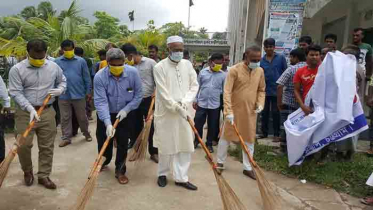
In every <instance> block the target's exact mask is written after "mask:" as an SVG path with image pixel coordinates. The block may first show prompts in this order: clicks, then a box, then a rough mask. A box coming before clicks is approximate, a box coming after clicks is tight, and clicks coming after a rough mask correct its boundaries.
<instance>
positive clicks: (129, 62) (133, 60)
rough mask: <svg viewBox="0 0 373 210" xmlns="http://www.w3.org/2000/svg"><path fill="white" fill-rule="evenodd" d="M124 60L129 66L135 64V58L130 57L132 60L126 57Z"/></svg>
mask: <svg viewBox="0 0 373 210" xmlns="http://www.w3.org/2000/svg"><path fill="white" fill-rule="evenodd" d="M125 62H126V64H127V65H130V66H133V65H135V59H133V58H132V60H128V59H127V58H126V60H125Z"/></svg>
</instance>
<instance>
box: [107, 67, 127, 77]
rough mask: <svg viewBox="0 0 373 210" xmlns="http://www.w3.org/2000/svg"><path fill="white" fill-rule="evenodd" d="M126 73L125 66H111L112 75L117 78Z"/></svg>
mask: <svg viewBox="0 0 373 210" xmlns="http://www.w3.org/2000/svg"><path fill="white" fill-rule="evenodd" d="M123 71H124V66H110V73H111V74H112V75H114V76H116V77H118V76H120V75H121V74H122V73H123Z"/></svg>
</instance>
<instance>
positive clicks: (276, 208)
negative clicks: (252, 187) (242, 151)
mask: <svg viewBox="0 0 373 210" xmlns="http://www.w3.org/2000/svg"><path fill="white" fill-rule="evenodd" d="M253 169H254V171H255V173H256V178H257V183H258V188H259V191H260V194H261V196H262V202H263V209H264V210H282V209H285V208H284V204H285V203H284V201H283V200H282V199H281V196H280V195H279V193H278V191H277V188H276V187H275V186H274V185H273V184H271V183H270V182H269V181H268V179H267V178H266V177H265V174H264V172H263V170H262V169H261V168H260V167H259V166H258V165H257V166H256V167H253Z"/></svg>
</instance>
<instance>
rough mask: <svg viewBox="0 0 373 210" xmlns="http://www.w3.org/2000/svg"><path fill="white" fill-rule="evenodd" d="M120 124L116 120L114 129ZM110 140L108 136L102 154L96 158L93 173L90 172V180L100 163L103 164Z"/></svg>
mask: <svg viewBox="0 0 373 210" xmlns="http://www.w3.org/2000/svg"><path fill="white" fill-rule="evenodd" d="M118 124H119V119H117V120H115V122H114V125H113V129H116V128H117V126H118ZM110 140H111V136H107V137H106V140H105V142H104V145H102V147H101V150H100V153H99V154H98V156H97V158H96V160H95V162H94V164H93V166H92V169H91V172H89V176H88V179H91V177H92V176H93V173H95V171H96V168H97V166H98V165H99V163H100V162H101V159H102V157H103V155H104V153H105V151H106V148H107V147H108V146H109V143H110Z"/></svg>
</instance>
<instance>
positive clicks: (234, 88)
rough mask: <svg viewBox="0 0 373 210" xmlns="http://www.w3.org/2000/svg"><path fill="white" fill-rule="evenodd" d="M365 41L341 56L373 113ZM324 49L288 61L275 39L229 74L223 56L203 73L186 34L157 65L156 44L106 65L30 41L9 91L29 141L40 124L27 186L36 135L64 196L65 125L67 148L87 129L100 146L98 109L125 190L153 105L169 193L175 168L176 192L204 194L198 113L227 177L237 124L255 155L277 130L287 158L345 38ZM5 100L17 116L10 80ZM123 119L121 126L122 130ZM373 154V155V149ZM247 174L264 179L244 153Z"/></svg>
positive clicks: (117, 53) (46, 181)
mask: <svg viewBox="0 0 373 210" xmlns="http://www.w3.org/2000/svg"><path fill="white" fill-rule="evenodd" d="M363 38H364V30H363V29H361V28H358V29H355V30H354V32H353V43H352V44H351V45H348V46H345V47H344V48H343V49H341V51H342V52H343V53H345V54H352V55H354V56H355V57H356V60H357V74H356V75H357V78H356V81H357V84H356V86H357V94H358V97H357V98H358V99H359V100H360V101H361V102H362V104H367V105H368V106H369V107H373V92H372V91H366V90H367V87H369V86H370V85H369V83H370V78H371V76H372V47H371V46H370V45H369V44H366V43H363V42H362V40H363ZM324 41H325V44H324V45H325V48H322V47H321V46H319V45H316V44H313V42H312V38H311V37H310V36H303V37H301V38H300V40H299V47H298V48H296V49H294V50H292V51H291V52H290V58H289V63H288V61H287V59H286V58H285V56H284V55H283V54H280V53H277V52H276V40H275V39H273V38H268V39H266V40H264V42H263V47H264V52H265V54H264V55H262V49H261V48H260V47H258V46H251V47H249V48H247V49H246V51H245V54H244V56H243V57H244V59H243V60H242V62H239V63H237V64H236V65H233V66H231V67H229V66H228V64H229V55H223V54H220V53H214V54H212V55H211V56H210V57H209V60H208V62H207V63H206V65H205V66H204V68H203V69H202V70H200V71H198V72H197V71H196V70H195V68H194V66H193V64H192V63H191V62H190V61H189V60H188V59H189V54H188V53H186V51H185V49H184V44H183V39H182V38H181V37H179V36H171V37H169V38H168V39H167V48H168V54H169V56H168V57H167V58H164V59H160V58H159V57H158V54H159V53H158V47H157V46H155V45H150V46H149V48H148V56H149V57H145V56H143V55H142V54H141V53H140V52H138V51H137V49H136V47H135V46H134V45H132V44H129V43H127V44H124V45H123V46H121V47H120V48H118V47H117V46H116V45H115V44H112V43H110V44H108V45H107V46H106V47H105V49H102V50H100V51H98V52H97V55H98V58H99V61H98V62H97V63H93V62H92V60H91V59H88V58H86V57H85V56H84V51H83V49H82V48H80V47H77V46H75V44H74V42H73V41H72V40H65V41H63V42H62V43H61V50H60V57H58V58H56V59H54V58H52V57H49V56H48V55H47V50H48V46H47V44H46V43H45V42H44V41H42V40H37V39H36V40H31V41H29V42H28V43H27V59H25V60H23V61H21V62H19V63H18V64H16V65H15V66H13V67H12V68H11V70H10V72H9V86H8V88H9V95H10V97H11V98H12V99H13V100H14V101H15V102H16V104H17V106H16V119H15V122H16V133H17V134H18V135H22V133H23V132H24V131H25V129H26V127H27V125H28V124H29V123H30V122H31V121H33V120H35V121H36V122H37V123H36V124H35V127H34V128H33V129H32V132H31V133H30V135H28V137H27V139H26V142H24V143H23V144H22V145H21V147H20V149H19V151H18V153H19V160H20V164H21V167H22V170H23V172H24V181H25V184H26V185H27V186H31V185H32V184H33V182H34V173H33V163H32V161H31V148H32V146H33V141H32V140H33V136H34V135H35V134H36V135H37V143H38V147H39V159H38V160H39V168H38V173H37V176H38V182H39V184H41V185H43V186H45V187H46V188H48V189H56V188H57V186H56V184H55V183H54V182H53V181H52V180H51V179H50V175H51V169H52V163H53V152H54V140H55V136H56V133H57V128H56V125H58V124H59V122H60V124H61V131H62V137H61V140H62V141H61V142H60V144H59V146H60V147H66V146H68V145H70V144H72V139H73V137H74V136H75V135H77V130H78V128H80V131H81V132H82V134H83V135H84V137H85V140H86V141H87V142H91V141H92V140H93V138H92V136H91V134H90V132H89V128H88V127H89V120H92V119H93V117H92V111H93V109H94V108H95V109H96V110H97V125H96V126H97V127H96V139H97V146H98V151H100V150H101V148H102V146H103V144H104V141H105V139H106V138H107V137H108V136H110V137H112V138H113V141H111V143H110V144H109V146H108V148H107V150H106V151H105V153H104V156H105V158H106V159H105V162H104V165H103V167H102V170H103V171H105V170H106V169H107V167H108V165H109V163H110V162H111V159H112V156H113V148H114V147H116V148H117V152H116V160H115V177H116V179H117V180H118V182H119V183H120V184H127V183H128V182H129V179H128V177H127V176H126V159H127V151H128V150H129V149H131V148H132V147H133V145H134V144H135V142H136V139H137V137H138V136H139V135H140V133H141V131H142V129H143V127H144V122H145V120H146V118H147V115H148V112H149V109H150V104H151V102H152V100H153V98H154V97H155V108H154V120H153V122H152V126H151V129H150V134H149V138H148V141H149V147H148V152H149V154H150V159H151V160H152V161H154V162H155V163H158V172H157V174H158V180H157V183H158V185H159V186H160V187H165V186H166V185H167V183H168V181H167V176H168V173H169V171H170V166H171V167H172V168H173V173H174V174H173V175H174V180H175V184H176V185H177V186H181V187H184V188H186V189H189V190H197V186H195V185H193V184H192V183H191V182H189V178H188V169H189V167H190V163H191V154H192V153H193V152H194V150H195V149H196V148H198V146H199V141H198V140H197V138H196V136H195V135H194V133H193V131H192V129H191V127H190V125H189V123H188V121H187V120H188V118H189V117H190V116H192V114H193V113H192V112H193V108H194V109H195V117H194V123H195V127H196V129H197V131H198V133H199V135H200V136H203V130H204V126H205V124H206V121H207V135H206V136H207V137H206V145H207V148H208V150H209V151H210V152H211V153H214V148H213V146H217V167H218V170H219V171H220V172H222V171H223V170H224V169H225V167H224V164H225V162H226V158H227V152H228V147H229V145H230V142H238V140H239V139H238V136H237V134H236V132H235V129H234V126H237V128H238V130H239V131H240V132H241V135H242V137H243V139H244V140H245V143H246V145H247V147H248V149H249V151H250V153H251V154H252V155H253V154H254V145H255V141H256V139H261V138H268V136H269V133H270V128H269V125H272V126H273V128H272V130H273V141H274V142H279V143H280V148H281V150H282V152H284V153H286V152H287V144H286V132H285V131H284V127H283V124H284V122H285V121H286V120H287V118H288V116H289V114H291V113H293V112H294V111H295V110H297V109H299V108H301V109H302V110H303V112H304V113H305V114H307V115H308V114H311V113H312V112H313V110H312V107H309V106H307V105H305V99H306V96H307V94H308V92H309V90H310V89H311V87H312V85H313V83H314V81H315V78H316V75H317V73H318V67H319V65H320V64H321V62H322V60H323V59H324V58H325V56H326V54H327V53H328V52H335V51H336V50H338V49H337V36H336V35H334V34H328V35H326V36H325V40H324ZM197 73H198V74H197ZM47 95H51V96H53V97H52V99H51V100H50V101H49V102H48V105H47V107H46V108H45V110H44V111H43V112H42V114H41V115H40V116H39V115H38V113H37V110H38V109H39V108H40V106H41V105H42V104H43V101H44V99H45V98H46V97H47ZM0 97H1V98H2V99H3V100H4V107H5V109H6V110H9V108H10V100H9V97H8V92H7V88H6V85H5V84H4V82H3V81H2V79H1V80H0ZM357 98H356V100H357ZM364 101H365V102H366V103H365V102H364ZM93 105H94V106H93ZM56 112H57V113H56ZM221 113H223V118H224V122H223V123H221V120H220V119H221ZM258 114H261V116H260V120H259V121H260V125H261V126H260V130H261V132H260V134H259V135H257V132H256V131H257V129H256V126H257V115H258ZM270 119H272V121H271V120H270ZM116 120H119V124H118V125H117V126H116V127H114V122H115V121H116ZM270 122H272V123H270ZM371 133H372V134H373V132H371ZM0 135H1V136H2V137H1V138H0V161H2V160H3V159H4V153H5V144H4V134H3V133H2V131H1V132H0ZM371 137H373V136H371ZM357 140H358V137H357V136H355V137H352V138H350V139H348V140H345V141H343V142H340V143H337V144H336V145H329V146H328V147H325V148H324V149H323V150H322V151H321V155H320V158H319V160H318V161H319V162H320V163H321V164H323V163H325V160H326V159H327V157H328V153H329V151H331V150H333V151H336V154H337V159H338V161H342V160H346V161H348V160H351V159H352V157H353V154H354V152H355V151H356V142H357ZM368 153H369V154H373V141H371V144H370V150H369V151H368ZM243 174H244V175H245V176H247V177H250V178H252V179H254V180H255V179H256V175H255V173H254V171H253V170H252V167H251V165H250V162H249V160H248V157H247V156H246V154H245V153H243ZM364 202H365V203H366V204H369V205H372V204H373V198H366V199H364Z"/></svg>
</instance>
